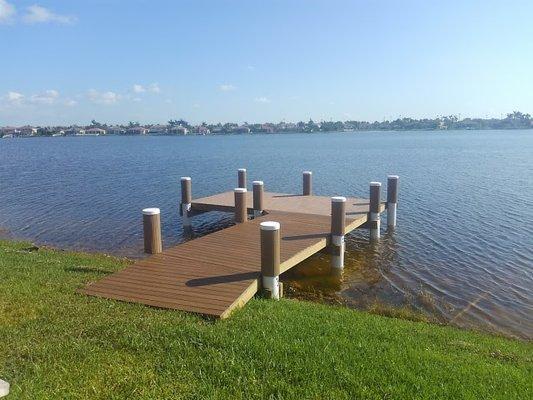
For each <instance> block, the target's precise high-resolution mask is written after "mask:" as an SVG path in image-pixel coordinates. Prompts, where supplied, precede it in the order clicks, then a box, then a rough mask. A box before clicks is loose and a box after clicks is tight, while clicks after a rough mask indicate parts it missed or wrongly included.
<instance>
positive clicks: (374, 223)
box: [369, 182, 381, 240]
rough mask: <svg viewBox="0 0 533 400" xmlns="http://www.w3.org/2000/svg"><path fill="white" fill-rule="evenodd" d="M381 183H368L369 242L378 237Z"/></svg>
mask: <svg viewBox="0 0 533 400" xmlns="http://www.w3.org/2000/svg"><path fill="white" fill-rule="evenodd" d="M380 201H381V182H370V221H369V222H370V240H377V239H379V237H380V233H379V228H380V224H381V221H380V210H379V208H380Z"/></svg>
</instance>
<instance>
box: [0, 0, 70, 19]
mask: <svg viewBox="0 0 533 400" xmlns="http://www.w3.org/2000/svg"><path fill="white" fill-rule="evenodd" d="M0 1H1V0H0ZM22 19H23V21H24V22H26V23H28V24H38V23H46V22H56V23H58V24H73V23H74V22H76V17H74V16H71V15H60V14H55V13H54V12H52V11H50V10H49V9H47V8H44V7H42V6H38V5H37V4H34V5H33V6H29V7H27V8H26V14H24V16H23V17H22Z"/></svg>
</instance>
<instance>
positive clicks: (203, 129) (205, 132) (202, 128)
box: [198, 125, 211, 135]
mask: <svg viewBox="0 0 533 400" xmlns="http://www.w3.org/2000/svg"><path fill="white" fill-rule="evenodd" d="M210 133H211V131H210V130H209V128H208V127H207V126H203V125H200V126H199V127H198V134H199V135H209V134H210Z"/></svg>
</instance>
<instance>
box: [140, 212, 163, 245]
mask: <svg viewBox="0 0 533 400" xmlns="http://www.w3.org/2000/svg"><path fill="white" fill-rule="evenodd" d="M160 216H161V211H160V210H159V208H145V209H144V210H143V231H144V252H145V253H148V254H157V253H161V252H162V251H163V245H162V244H161V217H160Z"/></svg>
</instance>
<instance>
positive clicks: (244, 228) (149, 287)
mask: <svg viewBox="0 0 533 400" xmlns="http://www.w3.org/2000/svg"><path fill="white" fill-rule="evenodd" d="M248 204H251V201H249V202H248ZM368 207H369V206H368V200H363V199H356V198H348V199H347V203H346V211H347V213H346V233H348V232H350V231H351V230H353V229H355V228H357V227H359V226H361V225H363V224H364V223H365V222H366V221H367V213H368V209H369V208H368ZM383 208H384V207H383ZM192 209H193V210H195V211H197V212H207V211H214V210H218V211H233V192H228V193H222V194H219V195H215V196H211V197H206V198H203V199H198V200H194V201H193V203H192ZM265 211H266V215H263V216H261V217H258V218H255V219H253V220H250V221H248V222H246V223H241V224H236V225H234V226H231V227H229V228H226V229H223V230H220V231H217V232H214V233H211V234H209V235H206V236H203V237H200V238H198V239H194V240H191V241H189V242H186V243H183V244H180V245H177V246H174V247H172V248H169V249H166V250H164V251H163V252H162V253H160V254H155V255H152V256H150V257H148V258H146V259H143V260H141V261H139V262H137V263H135V264H134V265H132V266H130V267H127V268H125V269H124V270H122V271H119V272H116V273H114V274H111V275H109V276H107V277H105V278H103V279H102V280H100V281H97V282H94V283H90V284H88V285H87V286H86V287H85V288H83V289H81V290H80V292H81V293H84V294H87V295H93V296H99V297H104V298H109V299H116V300H122V301H128V302H136V303H142V304H146V305H150V306H155V307H162V308H170V309H177V310H183V311H189V312H194V313H199V314H204V315H208V316H212V317H216V318H226V317H227V316H229V314H230V313H231V312H232V311H233V310H234V309H235V308H238V307H242V306H243V305H244V304H245V303H246V302H247V301H248V300H250V298H252V297H253V296H254V294H255V293H256V292H257V291H258V289H259V287H260V279H259V278H260V271H261V254H260V229H259V224H260V223H261V222H263V221H267V220H272V221H277V222H279V223H280V224H281V272H284V271H287V270H288V269H290V268H291V267H293V266H295V265H296V264H298V263H300V262H301V261H303V260H305V259H306V258H308V257H310V256H311V255H313V254H315V253H316V252H318V251H320V250H322V249H323V248H325V247H326V246H327V245H328V240H329V236H330V198H329V197H322V196H301V195H287V194H277V193H265Z"/></svg>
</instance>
